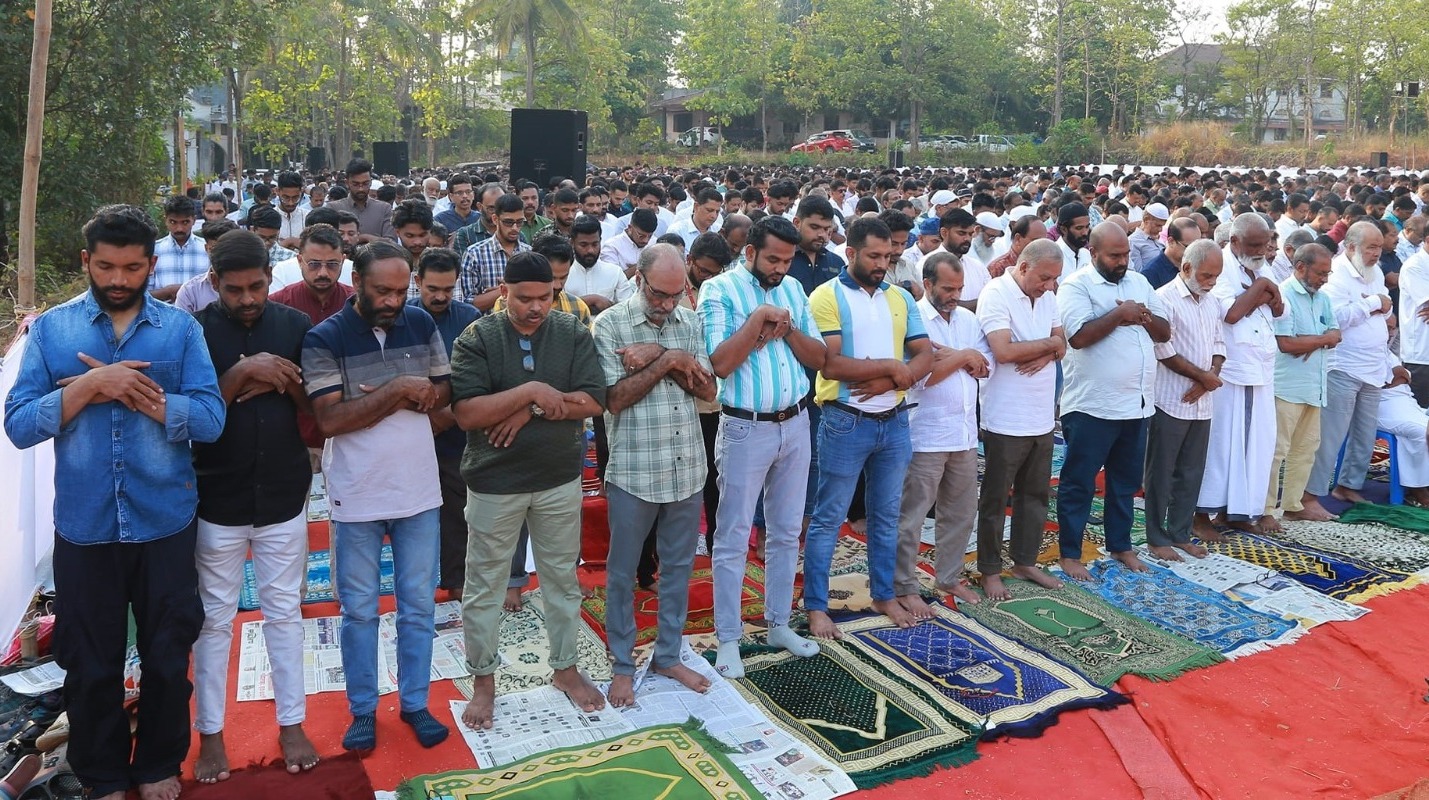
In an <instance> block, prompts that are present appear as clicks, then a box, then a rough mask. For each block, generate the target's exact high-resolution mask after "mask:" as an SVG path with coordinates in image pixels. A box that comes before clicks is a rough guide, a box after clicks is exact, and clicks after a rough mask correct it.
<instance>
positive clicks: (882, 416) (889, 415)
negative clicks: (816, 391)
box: [824, 400, 909, 422]
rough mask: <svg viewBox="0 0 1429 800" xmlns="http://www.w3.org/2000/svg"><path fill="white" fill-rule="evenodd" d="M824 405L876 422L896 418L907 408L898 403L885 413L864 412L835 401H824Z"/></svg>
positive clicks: (905, 405) (903, 404)
mask: <svg viewBox="0 0 1429 800" xmlns="http://www.w3.org/2000/svg"><path fill="white" fill-rule="evenodd" d="M824 405H826V406H833V407H834V408H837V409H838V410H840V411H847V412H848V413H850V414H852V415H854V416H855V417H863V418H864V419H871V420H874V421H876V422H887V421H888V420H890V419H893V418H894V417H896V416H898V413H899V412H900V411H907V410H908V408H909V406H908V405H907V404H906V403H899V404H898V405H896V406H894V407H893V408H890V409H888V410H887V411H864V410H863V409H861V408H854V407H853V406H851V405H849V404H848V403H840V402H839V401H837V400H825V401H824Z"/></svg>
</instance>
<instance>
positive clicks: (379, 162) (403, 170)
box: [372, 142, 412, 178]
mask: <svg viewBox="0 0 1429 800" xmlns="http://www.w3.org/2000/svg"><path fill="white" fill-rule="evenodd" d="M407 157H408V153H407V143H406V142H373V143H372V169H374V170H375V171H376V172H377V174H378V175H396V176H397V177H398V178H405V177H407V175H408V174H409V173H411V171H412V168H411V167H410V166H409V165H408V163H407Z"/></svg>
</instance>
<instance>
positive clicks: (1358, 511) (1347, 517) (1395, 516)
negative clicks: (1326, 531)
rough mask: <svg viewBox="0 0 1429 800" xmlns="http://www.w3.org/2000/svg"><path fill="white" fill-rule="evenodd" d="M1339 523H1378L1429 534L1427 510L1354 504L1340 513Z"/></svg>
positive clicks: (1373, 504) (1428, 512)
mask: <svg viewBox="0 0 1429 800" xmlns="http://www.w3.org/2000/svg"><path fill="white" fill-rule="evenodd" d="M1340 522H1344V523H1351V522H1378V523H1379V524H1381V525H1388V526H1390V527H1392V528H1400V529H1401V530H1406V531H1412V532H1414V533H1424V534H1429V509H1425V508H1418V507H1416V506H1386V505H1380V504H1378V503H1355V504H1354V505H1352V506H1350V507H1349V508H1347V509H1345V510H1344V511H1343V512H1341V513H1340Z"/></svg>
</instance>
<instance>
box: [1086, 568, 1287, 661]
mask: <svg viewBox="0 0 1429 800" xmlns="http://www.w3.org/2000/svg"><path fill="white" fill-rule="evenodd" d="M1089 569H1090V571H1091V573H1092V580H1091V582H1089V583H1083V584H1079V586H1081V587H1082V588H1083V589H1085V590H1087V591H1089V592H1092V593H1093V594H1096V595H1097V596H1099V597H1101V598H1102V599H1103V600H1106V601H1107V602H1109V603H1111V604H1112V605H1114V606H1116V607H1117V608H1119V609H1121V610H1122V611H1124V612H1126V613H1129V614H1131V615H1133V616H1136V617H1140V618H1141V619H1144V620H1146V621H1148V622H1151V623H1154V624H1156V625H1159V626H1160V627H1162V628H1165V629H1166V630H1169V631H1171V632H1172V633H1176V634H1179V635H1181V636H1184V637H1186V638H1187V639H1191V640H1193V641H1196V642H1199V643H1200V644H1202V645H1204V646H1206V647H1209V648H1211V649H1213V650H1215V651H1217V652H1219V653H1221V654H1223V655H1225V656H1227V657H1228V658H1236V657H1238V656H1243V655H1249V654H1251V653H1259V652H1262V651H1264V650H1268V649H1270V648H1272V647H1275V646H1277V645H1282V644H1289V643H1290V642H1293V641H1294V640H1295V639H1297V638H1299V636H1300V634H1301V633H1303V629H1302V628H1300V627H1299V626H1298V625H1296V624H1295V623H1294V622H1293V621H1291V620H1287V619H1280V618H1278V617H1272V616H1270V615H1269V614H1262V613H1260V612H1259V611H1253V610H1251V609H1249V608H1247V607H1245V606H1244V605H1241V604H1240V603H1237V602H1235V601H1233V600H1230V599H1229V598H1227V597H1225V596H1224V595H1221V594H1218V593H1216V592H1213V591H1211V590H1210V589H1207V588H1206V587H1204V586H1200V585H1198V584H1195V583H1192V582H1190V581H1188V580H1186V579H1184V578H1181V577H1180V576H1178V575H1176V574H1175V573H1174V572H1171V571H1170V570H1167V569H1162V568H1161V567H1158V566H1155V565H1153V564H1148V565H1147V571H1146V572H1133V571H1131V570H1129V569H1127V568H1126V567H1123V566H1122V565H1121V563H1120V562H1118V561H1114V560H1112V559H1105V560H1103V561H1097V562H1094V563H1093V564H1091V565H1090V566H1089ZM1059 572H1060V571H1059ZM1061 577H1063V578H1064V579H1065V580H1067V582H1069V583H1070V582H1071V579H1070V578H1067V577H1066V575H1065V574H1062V576H1061Z"/></svg>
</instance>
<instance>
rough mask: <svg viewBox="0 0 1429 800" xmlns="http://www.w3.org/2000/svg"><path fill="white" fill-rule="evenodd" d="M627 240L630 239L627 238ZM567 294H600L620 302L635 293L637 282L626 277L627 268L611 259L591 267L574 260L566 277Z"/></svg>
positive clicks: (577, 295)
mask: <svg viewBox="0 0 1429 800" xmlns="http://www.w3.org/2000/svg"><path fill="white" fill-rule="evenodd" d="M622 238H625V237H622ZM626 241H630V240H629V239H628V238H627V239H626ZM566 294H568V295H571V296H572V297H585V296H586V295H591V294H598V295H600V296H601V297H604V298H605V299H607V300H609V301H611V302H612V303H619V302H620V301H621V300H624V299H625V298H627V297H629V296H631V295H633V294H635V283H634V282H633V281H631V280H630V279H629V278H627V277H625V270H623V269H621V268H620V267H618V266H616V265H615V264H612V263H610V262H609V261H597V262H595V266H593V267H591V268H589V269H587V268H585V267H584V266H581V263H580V262H579V261H576V262H572V264H571V274H570V276H569V277H567V278H566Z"/></svg>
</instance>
